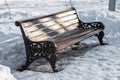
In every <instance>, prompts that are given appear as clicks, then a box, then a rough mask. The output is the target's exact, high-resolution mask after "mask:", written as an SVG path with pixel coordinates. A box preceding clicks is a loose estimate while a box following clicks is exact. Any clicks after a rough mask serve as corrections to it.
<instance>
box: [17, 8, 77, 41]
mask: <svg viewBox="0 0 120 80" xmlns="http://www.w3.org/2000/svg"><path fill="white" fill-rule="evenodd" d="M19 22H20V24H21V27H22V29H23V32H24V34H25V36H27V37H28V38H29V39H30V40H32V41H40V40H44V39H48V38H50V37H55V36H57V35H58V34H61V33H64V32H66V31H70V30H73V29H75V28H77V27H78V26H79V18H78V15H77V12H76V10H75V9H74V8H71V9H68V10H65V11H61V12H58V13H55V14H51V15H47V16H43V17H38V18H33V19H29V20H24V21H19Z"/></svg>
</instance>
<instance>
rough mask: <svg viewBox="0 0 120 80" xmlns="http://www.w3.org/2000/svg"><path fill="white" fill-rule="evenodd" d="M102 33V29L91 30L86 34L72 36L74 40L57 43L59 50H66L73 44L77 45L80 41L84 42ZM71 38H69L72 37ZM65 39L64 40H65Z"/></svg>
mask: <svg viewBox="0 0 120 80" xmlns="http://www.w3.org/2000/svg"><path fill="white" fill-rule="evenodd" d="M100 31H102V29H92V30H89V31H88V32H86V33H84V34H82V35H81V34H76V36H74V35H73V36H72V35H71V36H72V38H70V39H66V40H64V41H60V42H59V43H57V46H58V47H57V50H58V51H59V50H61V49H64V48H66V47H68V46H70V45H72V44H75V43H76V42H79V41H82V40H84V39H86V38H88V37H90V36H92V35H94V34H96V33H98V32H100ZM71 36H69V37H71ZM63 39H64V38H63Z"/></svg>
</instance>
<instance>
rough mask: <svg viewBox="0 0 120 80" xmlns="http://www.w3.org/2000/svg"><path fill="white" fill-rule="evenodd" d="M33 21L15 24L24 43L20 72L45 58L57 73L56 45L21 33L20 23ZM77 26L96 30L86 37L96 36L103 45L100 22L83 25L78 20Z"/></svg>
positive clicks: (102, 28)
mask: <svg viewBox="0 0 120 80" xmlns="http://www.w3.org/2000/svg"><path fill="white" fill-rule="evenodd" d="M72 9H73V10H75V8H72ZM49 16H50V15H49ZM77 16H78V15H77ZM43 17H45V16H43ZM33 19H34V18H33ZM33 19H28V20H23V21H16V22H15V25H16V26H20V29H21V32H22V36H23V39H24V43H25V49H26V63H25V65H23V66H22V68H21V69H20V70H21V71H23V70H26V69H27V67H28V66H29V65H30V64H31V63H32V62H33V61H35V60H36V59H38V58H40V57H42V58H45V59H46V60H48V61H49V63H50V65H51V67H52V69H53V71H54V72H57V71H58V69H57V68H56V65H55V64H56V61H57V57H56V52H57V45H56V44H55V43H54V42H52V41H39V42H34V41H31V40H29V39H28V38H27V37H26V35H25V33H24V31H23V28H22V22H26V21H30V20H33ZM35 19H38V18H35ZM78 19H79V17H78ZM79 26H80V28H82V29H83V30H84V31H86V30H88V29H91V28H96V30H95V31H96V32H95V33H92V32H90V33H89V34H90V35H87V38H88V37H90V36H92V35H95V36H97V38H98V40H99V42H100V44H101V45H104V43H103V37H104V32H103V30H104V24H103V23H102V22H91V23H84V22H82V21H81V20H80V19H79ZM91 34H92V35H91ZM82 38H83V39H82V40H84V39H86V37H85V38H84V37H82ZM80 41H81V40H80ZM76 43H78V42H76ZM73 44H74V43H73ZM36 52H37V53H39V54H35V53H36Z"/></svg>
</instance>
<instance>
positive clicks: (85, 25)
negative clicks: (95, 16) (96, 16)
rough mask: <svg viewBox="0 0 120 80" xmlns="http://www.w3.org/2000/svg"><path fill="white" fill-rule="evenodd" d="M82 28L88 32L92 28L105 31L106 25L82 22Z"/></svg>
mask: <svg viewBox="0 0 120 80" xmlns="http://www.w3.org/2000/svg"><path fill="white" fill-rule="evenodd" d="M80 26H82V28H83V29H84V30H88V29H91V28H102V29H104V25H103V23H102V22H91V23H84V22H80Z"/></svg>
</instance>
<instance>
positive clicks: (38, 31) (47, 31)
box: [27, 23, 78, 37]
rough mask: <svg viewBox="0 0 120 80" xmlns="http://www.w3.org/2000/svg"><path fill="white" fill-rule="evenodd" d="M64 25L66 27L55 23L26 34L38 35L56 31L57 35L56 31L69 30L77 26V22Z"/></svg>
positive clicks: (30, 35)
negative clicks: (52, 25)
mask: <svg viewBox="0 0 120 80" xmlns="http://www.w3.org/2000/svg"><path fill="white" fill-rule="evenodd" d="M66 26H67V27H63V26H62V27H61V25H56V26H54V27H50V28H45V29H43V30H37V31H35V32H31V33H27V36H29V37H34V36H38V35H44V34H49V33H51V32H56V35H57V34H58V33H63V32H60V31H61V30H65V31H69V30H72V29H75V28H76V27H77V26H78V23H75V24H72V25H68V24H67V25H66ZM60 29H61V30H60ZM59 30H60V31H59ZM65 31H64V32H65Z"/></svg>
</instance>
